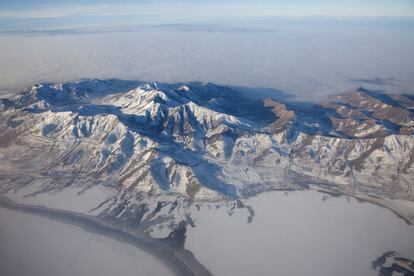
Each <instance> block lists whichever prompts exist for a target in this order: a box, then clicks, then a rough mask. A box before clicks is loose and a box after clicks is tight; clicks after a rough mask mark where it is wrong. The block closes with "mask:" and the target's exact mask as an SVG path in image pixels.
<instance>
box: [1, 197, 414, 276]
mask: <svg viewBox="0 0 414 276" xmlns="http://www.w3.org/2000/svg"><path fill="white" fill-rule="evenodd" d="M323 197H324V195H323V194H321V193H318V192H308V191H307V192H290V193H289V194H288V195H286V194H285V193H284V192H268V193H264V194H261V195H258V196H256V197H253V198H250V199H248V200H245V201H244V203H245V204H246V205H250V206H251V207H252V208H253V209H254V217H253V221H252V222H251V223H247V218H248V212H247V210H246V209H236V210H235V212H234V213H233V214H232V215H231V216H230V215H228V213H227V211H228V209H225V208H223V207H220V208H216V204H204V205H203V206H202V207H201V208H200V210H197V208H196V207H194V209H193V211H192V215H193V218H194V222H195V227H194V228H192V227H189V228H188V231H187V240H186V244H185V247H186V248H187V249H189V250H191V251H192V252H193V253H194V255H195V257H196V258H197V259H198V261H200V262H201V263H202V264H203V265H205V266H206V267H207V268H208V269H209V270H210V271H211V272H212V273H213V274H214V275H246V276H247V275H318V276H324V275H327V276H328V275H335V276H342V275H343V276H349V275H377V274H376V272H375V271H374V270H372V269H371V263H372V261H373V260H375V259H376V258H377V257H379V256H381V255H382V254H383V253H384V252H386V251H390V250H394V251H398V252H399V253H400V254H401V255H402V256H405V257H408V258H414V226H413V225H407V224H406V223H405V222H404V221H403V220H402V219H400V218H398V217H397V216H396V215H395V214H393V213H392V212H391V211H389V210H387V209H385V208H382V207H379V206H376V205H373V204H370V203H360V202H357V201H356V200H354V199H347V198H344V197H341V198H333V197H328V199H327V200H322V199H323ZM0 221H1V224H0V243H1V247H0V268H1V270H0V272H1V273H0V275H8V276H14V275H16V276H17V275H19V276H20V275H31V276H36V275H39V276H48V275H62V276H65V275H68V276H69V275H157V276H160V275H172V274H173V273H172V271H171V270H170V269H169V268H168V267H167V266H166V265H164V264H163V263H162V262H160V261H159V260H158V259H157V258H156V257H154V256H152V255H149V254H147V253H146V252H143V251H141V250H140V249H139V248H137V247H135V246H132V245H128V244H126V243H123V242H120V241H118V240H113V239H111V238H109V237H106V236H102V235H98V234H93V233H90V232H86V231H84V230H82V229H80V228H77V227H75V226H73V225H70V224H65V223H61V222H58V221H54V220H51V219H48V218H45V217H40V216H36V215H33V214H27V213H22V212H18V211H12V210H8V209H4V208H0Z"/></svg>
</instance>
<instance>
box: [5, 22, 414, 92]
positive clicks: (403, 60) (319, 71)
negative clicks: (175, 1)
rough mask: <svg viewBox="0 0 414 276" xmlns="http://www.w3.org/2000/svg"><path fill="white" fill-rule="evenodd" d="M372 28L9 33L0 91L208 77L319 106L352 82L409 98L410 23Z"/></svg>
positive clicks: (220, 26)
mask: <svg viewBox="0 0 414 276" xmlns="http://www.w3.org/2000/svg"><path fill="white" fill-rule="evenodd" d="M370 22H371V23H369V22H365V23H364V22H362V23H361V21H352V20H328V19H326V20H313V19H303V20H299V19H297V20H282V19H274V20H267V21H258V20H256V21H254V22H253V21H251V22H242V21H240V22H239V23H236V22H233V23H232V24H229V23H225V22H223V23H216V24H207V25H200V24H199V25H182V24H179V25H161V26H159V25H157V26H155V25H154V26H151V27H145V28H126V29H116V30H114V29H108V30H107V31H105V32H90V33H82V32H80V33H77V32H76V31H74V32H73V33H71V32H69V34H66V33H65V31H56V32H55V33H53V32H52V33H47V32H46V33H42V32H41V33H30V32H28V33H26V34H25V33H23V34H20V35H10V34H3V35H2V36H0V60H1V66H0V94H2V95H6V94H13V93H16V92H17V91H19V89H22V88H23V87H26V86H30V85H32V84H33V83H36V82H64V81H68V80H77V79H80V78H122V79H133V80H144V81H160V82H185V81H204V82H214V83H218V84H225V85H235V86H249V87H262V88H273V89H278V90H281V91H283V92H286V93H289V94H293V95H297V96H298V95H299V96H300V97H299V98H301V99H315V100H318V99H320V98H321V97H323V96H325V95H327V94H332V93H339V92H342V91H344V90H346V89H350V88H352V87H355V86H368V87H372V88H374V89H381V90H386V91H387V92H390V93H392V92H403V93H412V92H413V91H412V87H413V84H414V64H413V63H412V61H413V60H414V51H413V48H412V45H414V36H412V35H410V34H412V31H413V27H412V25H406V24H399V23H398V22H397V23H395V22H394V23H393V22H390V21H387V20H385V21H384V20H380V19H378V20H377V21H370ZM109 30H110V31H109ZM120 30H122V31H120ZM391 79H392V81H386V82H384V81H381V82H380V83H378V81H377V82H376V81H368V82H367V81H364V80H391Z"/></svg>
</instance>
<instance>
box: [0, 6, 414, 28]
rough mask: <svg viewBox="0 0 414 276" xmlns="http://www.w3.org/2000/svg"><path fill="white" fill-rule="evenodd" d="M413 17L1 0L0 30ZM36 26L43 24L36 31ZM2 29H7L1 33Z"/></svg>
mask: <svg viewBox="0 0 414 276" xmlns="http://www.w3.org/2000/svg"><path fill="white" fill-rule="evenodd" d="M314 15H325V16H414V1H413V0H363V1H361V0H347V1H343V0H341V1H339V0H258V1H253V0H242V1H236V0H228V1H219V0H197V1H190V0H141V1H115V0H107V1H98V0H85V1H81V0H68V1H64V0H57V1H50V0H13V1H10V0H9V1H5V0H0V25H3V29H5V28H6V27H8V28H9V29H18V28H26V29H27V28H29V27H33V26H35V27H36V26H41V27H69V26H70V27H72V26H78V25H81V26H85V25H91V26H92V25H102V24H106V25H124V24H145V23H150V24H152V23H174V22H194V21H196V20H202V19H215V18H224V17H225V18H228V17H242V16H250V17H263V16H314ZM39 21H41V23H42V24H40V25H39ZM5 26H6V27H5Z"/></svg>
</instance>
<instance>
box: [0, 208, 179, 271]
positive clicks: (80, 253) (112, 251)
mask: <svg viewBox="0 0 414 276" xmlns="http://www.w3.org/2000/svg"><path fill="white" fill-rule="evenodd" d="M0 222H1V223H0V244H1V246H0V275H7V276H24V275H30V276H56V275H59V276H73V275H88V276H93V275H99V276H105V275H108V276H113V275H135V276H136V275H143V276H147V275H154V276H158V275H174V273H173V272H172V271H171V270H170V269H169V268H168V267H167V266H166V265H164V264H163V263H161V262H160V261H159V260H158V259H157V258H156V257H153V256H152V255H149V254H147V253H146V252H143V251H141V250H140V249H138V248H137V247H135V246H132V245H129V244H126V243H123V242H120V241H117V240H113V239H110V238H108V237H105V236H102V235H98V234H93V233H89V232H86V231H85V230H82V229H80V228H77V227H75V226H72V225H69V224H65V223H61V222H58V221H54V220H51V219H48V218H45V217H40V216H36V215H33V214H27V213H23V212H18V211H13V210H9V209H5V208H0Z"/></svg>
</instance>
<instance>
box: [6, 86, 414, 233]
mask: <svg viewBox="0 0 414 276" xmlns="http://www.w3.org/2000/svg"><path fill="white" fill-rule="evenodd" d="M0 108H1V109H0V110H1V113H0V116H1V117H0V118H1V119H0V184H1V186H0V191H1V192H2V193H5V194H10V193H19V191H24V192H23V193H21V194H22V198H23V197H24V198H27V197H31V198H32V197H36V196H38V195H42V194H45V193H46V194H50V193H53V194H54V195H55V196H58V194H59V193H63V192H64V191H66V190H68V189H69V190H70V189H77V191H78V192H77V195H82V194H83V193H85V192H87V191H88V190H93V189H95V188H96V187H104V188H105V189H106V190H110V191H113V193H110V194H111V195H112V196H110V197H108V196H104V197H102V198H99V199H96V201H93V203H91V202H89V205H88V204H86V205H87V206H88V208H87V209H85V210H84V211H85V212H90V213H92V214H96V215H101V216H103V217H108V218H111V219H114V220H116V221H118V222H122V223H123V224H125V225H128V226H134V227H146V228H148V227H151V226H152V225H160V224H162V223H171V219H173V220H175V221H177V220H180V219H183V218H184V219H186V220H187V221H191V218H190V217H189V214H188V213H187V212H186V210H187V209H186V206H189V205H191V204H197V202H206V201H208V202H221V203H222V204H225V205H226V206H228V210H229V211H231V210H232V209H234V208H235V207H240V206H241V207H243V204H242V203H241V201H240V200H239V199H243V198H244V197H248V196H251V195H254V194H257V193H260V192H264V191H268V190H275V189H278V190H296V189H309V188H311V189H316V190H320V191H325V192H328V193H331V194H337V195H350V196H354V197H357V198H359V199H361V200H367V201H371V202H374V203H376V204H380V205H383V206H385V207H387V208H389V209H391V210H393V211H394V212H395V213H397V214H398V215H400V216H401V217H402V218H404V219H405V220H406V221H407V222H409V223H413V222H414V193H413V186H414V165H413V163H414V135H413V134H414V116H413V108H414V98H413V97H412V96H407V95H387V94H383V93H379V92H372V91H368V90H366V89H363V88H358V89H354V90H351V91H348V92H345V93H343V94H341V95H338V96H335V97H333V98H332V99H331V100H330V101H329V102H325V103H321V104H307V103H294V102H280V101H277V100H274V99H266V100H263V101H259V100H257V101H255V100H251V99H247V98H245V97H244V96H243V95H242V94H240V93H238V92H237V91H234V90H232V89H229V88H225V87H221V86H217V85H214V84H204V83H186V84H182V83H179V84H161V83H151V84H150V83H140V82H130V81H119V80H106V81H101V80H88V81H82V82H75V83H65V84H58V85H55V84H38V85H34V86H33V87H32V88H31V89H28V90H27V91H24V92H23V93H22V94H20V95H19V96H17V97H15V98H12V99H3V100H2V101H1V104H0ZM59 204H61V203H59ZM62 204H63V203H62ZM62 206H63V205H62ZM79 208H80V207H79ZM85 208H86V207H85ZM80 209H81V208H80ZM177 210H178V211H177ZM177 214H178V215H177Z"/></svg>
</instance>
